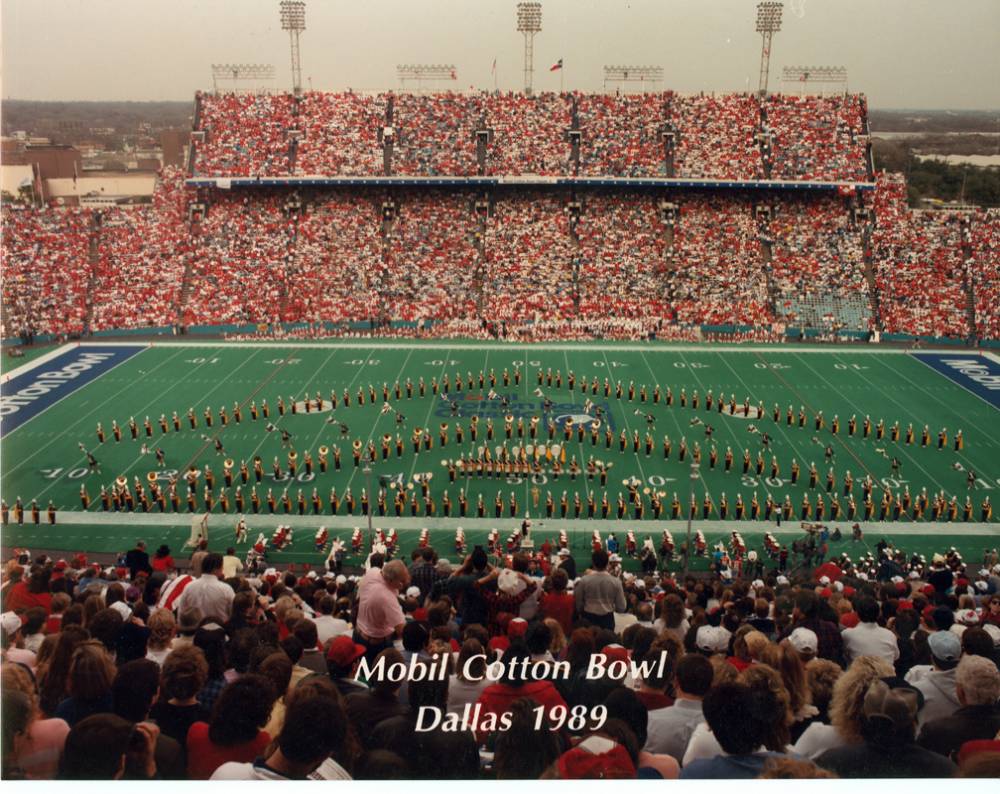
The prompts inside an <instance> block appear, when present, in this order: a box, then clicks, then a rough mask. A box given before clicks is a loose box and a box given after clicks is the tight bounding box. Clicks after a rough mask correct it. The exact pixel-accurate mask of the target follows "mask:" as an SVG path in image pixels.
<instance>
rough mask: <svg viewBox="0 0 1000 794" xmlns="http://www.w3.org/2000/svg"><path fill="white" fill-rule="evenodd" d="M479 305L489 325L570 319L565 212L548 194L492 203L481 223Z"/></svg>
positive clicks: (571, 292)
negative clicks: (483, 256)
mask: <svg viewBox="0 0 1000 794" xmlns="http://www.w3.org/2000/svg"><path fill="white" fill-rule="evenodd" d="M484 245H485V249H486V263H485V265H486V267H485V269H486V278H485V283H484V288H483V301H484V303H485V304H486V305H487V306H489V307H490V318H491V319H492V320H494V321H520V320H544V319H549V318H554V319H562V318H567V317H570V316H571V315H572V314H573V313H574V311H575V308H574V297H575V295H576V285H575V278H574V269H573V257H574V249H573V245H572V241H571V240H570V235H569V210H568V208H567V207H566V205H565V203H564V202H563V201H561V200H560V199H559V198H558V197H556V196H553V195H552V194H549V193H541V192H536V193H529V194H527V195H518V197H517V198H501V199H498V200H497V202H496V204H495V207H494V210H493V213H492V215H491V216H490V218H489V220H488V221H487V223H486V231H485V234H484Z"/></svg>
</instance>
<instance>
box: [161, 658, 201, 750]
mask: <svg viewBox="0 0 1000 794" xmlns="http://www.w3.org/2000/svg"><path fill="white" fill-rule="evenodd" d="M207 680H208V662H206V661H205V654H204V653H202V651H201V649H200V648H195V647H194V646H193V645H185V646H182V647H180V648H177V649H176V650H173V651H171V652H170V655H169V656H168V657H167V658H166V660H165V661H164V662H163V667H162V672H161V674H160V699H159V700H158V701H157V702H156V703H155V704H154V705H153V708H152V709H151V710H150V716H151V717H152V718H153V719H154V720H155V721H156V724H157V725H159V726H160V730H162V731H163V733H165V734H166V735H167V736H169V737H171V738H172V739H173V740H174V741H176V742H178V743H179V744H181V745H182V746H183V745H185V744H186V743H187V735H188V730H189V729H190V728H191V726H192V725H193V724H194V723H196V722H199V721H201V722H208V719H209V716H210V715H209V712H208V710H207V709H205V707H204V706H202V705H201V703H199V702H198V694H199V693H200V692H201V689H202V687H203V686H205V681H207Z"/></svg>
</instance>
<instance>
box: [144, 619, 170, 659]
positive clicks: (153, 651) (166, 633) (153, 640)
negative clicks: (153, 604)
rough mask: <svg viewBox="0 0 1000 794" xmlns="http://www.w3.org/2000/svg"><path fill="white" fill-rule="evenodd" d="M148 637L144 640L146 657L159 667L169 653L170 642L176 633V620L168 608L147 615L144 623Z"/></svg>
mask: <svg viewBox="0 0 1000 794" xmlns="http://www.w3.org/2000/svg"><path fill="white" fill-rule="evenodd" d="M146 628H148V629H149V638H148V639H147V640H146V658H147V659H150V660H151V661H154V662H156V663H157V664H158V665H160V666H161V667H162V666H163V660H164V659H166V658H167V654H169V653H170V646H171V643H173V641H174V636H175V635H176V634H177V621H175V620H174V613H173V612H171V611H170V610H169V609H158V610H156V611H155V612H154V613H153V614H152V615H150V616H149V621H148V622H147V623H146Z"/></svg>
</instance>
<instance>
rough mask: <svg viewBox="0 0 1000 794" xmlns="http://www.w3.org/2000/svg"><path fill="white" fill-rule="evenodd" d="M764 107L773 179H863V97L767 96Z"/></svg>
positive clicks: (864, 174) (864, 113) (865, 158)
mask: <svg viewBox="0 0 1000 794" xmlns="http://www.w3.org/2000/svg"><path fill="white" fill-rule="evenodd" d="M763 107H764V110H765V112H766V121H765V123H764V127H765V129H766V130H767V131H768V132H770V133H771V146H770V151H769V162H770V166H771V178H772V179H830V180H835V181H840V180H852V181H853V180H861V181H864V180H865V179H866V177H867V173H868V169H867V147H868V136H867V134H866V133H865V129H864V126H865V124H864V120H865V118H866V117H867V114H868V111H867V102H866V100H865V98H864V97H863V96H859V95H857V94H838V95H835V96H828V97H822V96H811V95H810V96H795V95H792V94H769V95H768V97H767V98H766V99H765V100H764V105H763Z"/></svg>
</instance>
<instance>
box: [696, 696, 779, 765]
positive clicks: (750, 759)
mask: <svg viewBox="0 0 1000 794" xmlns="http://www.w3.org/2000/svg"><path fill="white" fill-rule="evenodd" d="M702 706H703V709H704V712H705V720H706V721H707V722H708V727H709V728H710V729H711V731H712V735H713V736H715V738H716V740H717V741H718V742H719V746H720V747H721V748H722V751H723V753H724V755H718V756H716V757H715V758H700V759H697V760H695V761H692V762H691V763H690V764H688V765H687V766H685V767H684V768H683V769H682V770H681V774H680V777H681V780H703V779H725V778H728V779H739V778H744V779H746V778H755V777H757V775H758V774H759V773H760V772H761V770H762V769H763V768H764V765H765V764H766V763H767V762H768V760H770V759H771V758H781V757H782V754H781V753H775V752H773V751H770V750H762V749H761V748H762V747H763V745H764V744H765V742H766V741H767V740H768V737H769V736H770V735H771V732H772V727H771V726H772V724H774V723H780V722H783V721H784V720H785V708H786V707H785V705H784V704H782V703H781V702H780V701H779V700H778V698H777V697H775V696H774V693H773V692H768V691H766V690H761V689H751V688H750V687H748V686H746V685H744V684H741V683H735V682H734V683H724V684H720V685H719V686H717V687H714V688H713V689H712V690H711V691H710V692H709V693H708V694H707V695H706V696H705V700H704V702H703V704H702Z"/></svg>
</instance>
